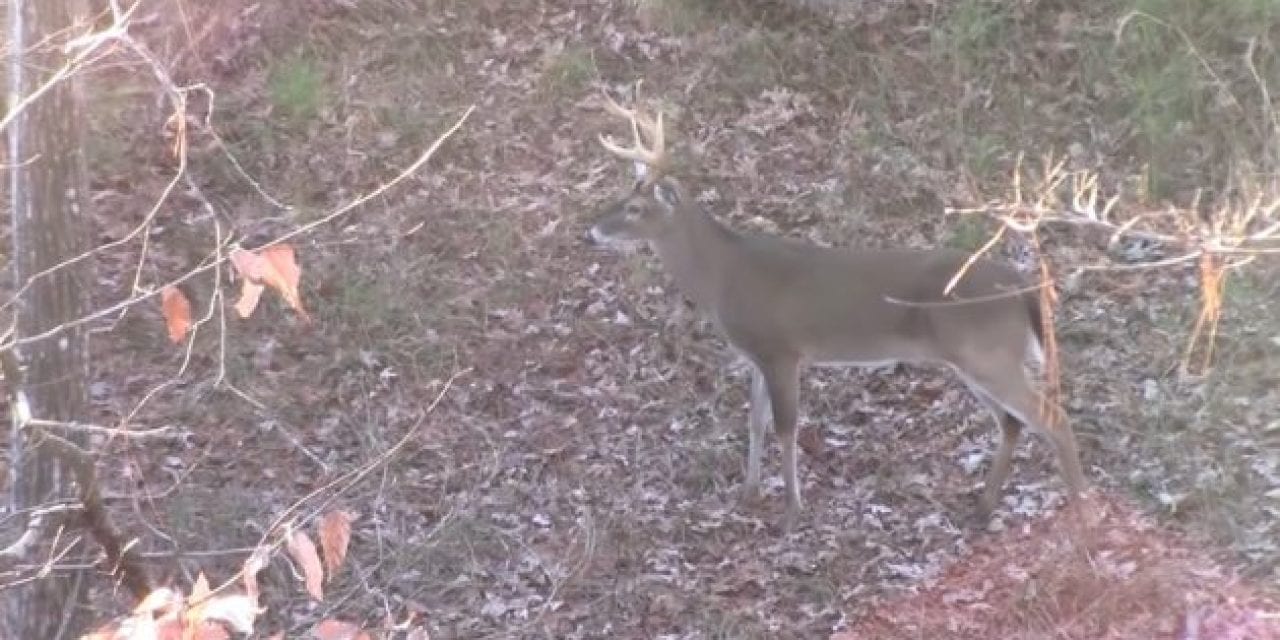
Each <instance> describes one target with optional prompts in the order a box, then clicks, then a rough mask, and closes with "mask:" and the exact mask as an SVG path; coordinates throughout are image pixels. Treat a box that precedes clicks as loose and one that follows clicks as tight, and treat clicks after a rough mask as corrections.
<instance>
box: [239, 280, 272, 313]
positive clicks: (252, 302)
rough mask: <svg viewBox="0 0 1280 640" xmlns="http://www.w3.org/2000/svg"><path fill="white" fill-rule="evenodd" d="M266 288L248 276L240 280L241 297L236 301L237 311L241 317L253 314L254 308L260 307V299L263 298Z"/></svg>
mask: <svg viewBox="0 0 1280 640" xmlns="http://www.w3.org/2000/svg"><path fill="white" fill-rule="evenodd" d="M264 289H266V287H264V286H262V285H260V284H258V283H256V282H254V281H252V280H250V279H248V278H245V279H244V280H241V281H240V299H239V300H237V301H236V312H237V313H239V314H240V317H241V318H248V317H249V316H251V315H253V310H254V309H256V308H258V300H259V299H260V298H262V292H263V290H264Z"/></svg>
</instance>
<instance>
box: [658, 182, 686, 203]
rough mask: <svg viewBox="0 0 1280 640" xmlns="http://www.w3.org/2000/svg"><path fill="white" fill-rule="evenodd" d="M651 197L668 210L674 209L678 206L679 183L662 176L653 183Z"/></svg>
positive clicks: (679, 197) (679, 196)
mask: <svg viewBox="0 0 1280 640" xmlns="http://www.w3.org/2000/svg"><path fill="white" fill-rule="evenodd" d="M653 197H654V198H656V199H657V200H658V202H660V203H662V206H664V207H666V208H667V209H668V210H674V209H675V208H676V207H678V206H680V199H681V198H682V197H683V196H681V195H680V185H679V184H678V183H677V182H676V181H675V180H673V179H671V178H663V179H662V180H660V181H658V183H657V184H655V185H653Z"/></svg>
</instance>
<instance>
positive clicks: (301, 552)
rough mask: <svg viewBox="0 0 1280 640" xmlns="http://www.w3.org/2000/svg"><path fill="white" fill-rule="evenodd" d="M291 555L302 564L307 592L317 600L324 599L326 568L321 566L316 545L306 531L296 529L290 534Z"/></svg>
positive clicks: (289, 547)
mask: <svg viewBox="0 0 1280 640" xmlns="http://www.w3.org/2000/svg"><path fill="white" fill-rule="evenodd" d="M288 550H289V555H291V556H293V559H294V560H295V561H297V563H298V564H300V565H302V575H303V578H304V579H305V580H306V585H307V593H309V594H311V597H313V598H315V599H316V600H317V601H323V600H324V587H323V586H322V584H321V583H322V582H323V581H324V568H323V567H321V566H320V556H318V555H316V545H315V543H313V542H311V537H310V536H308V535H307V533H306V532H305V531H294V532H293V535H291V536H289V544H288Z"/></svg>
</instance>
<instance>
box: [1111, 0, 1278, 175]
mask: <svg viewBox="0 0 1280 640" xmlns="http://www.w3.org/2000/svg"><path fill="white" fill-rule="evenodd" d="M1130 7H1131V8H1132V10H1133V11H1135V12H1140V13H1135V14H1131V15H1130V16H1129V17H1128V19H1127V20H1126V21H1125V22H1123V23H1119V22H1118V23H1117V26H1120V25H1121V24H1122V25H1123V27H1124V28H1123V30H1120V29H1117V31H1116V36H1117V37H1115V38H1112V39H1109V40H1108V41H1107V42H1098V43H1096V46H1097V47H1098V49H1099V50H1098V51H1095V52H1094V54H1093V55H1094V56H1095V57H1100V58H1101V60H1102V61H1106V62H1101V61H1099V62H1096V63H1095V64H1093V65H1091V66H1092V67H1093V68H1095V69H1097V70H1102V71H1104V72H1106V73H1108V74H1110V76H1111V77H1110V78H1109V80H1110V81H1111V82H1112V83H1113V84H1114V86H1116V87H1119V88H1120V89H1121V93H1120V99H1119V102H1118V104H1115V105H1112V109H1113V117H1116V118H1122V119H1125V120H1127V121H1128V122H1130V123H1131V128H1132V135H1133V139H1134V147H1133V150H1134V152H1135V154H1136V155H1137V156H1138V157H1139V159H1140V160H1141V161H1143V162H1144V163H1145V164H1146V166H1147V171H1146V176H1145V179H1146V186H1147V192H1148V194H1150V196H1151V197H1153V198H1154V199H1161V198H1166V197H1168V196H1170V195H1171V194H1173V193H1175V192H1176V191H1177V190H1179V189H1184V190H1185V189H1189V188H1192V187H1215V186H1216V187H1220V186H1222V185H1221V183H1222V182H1224V181H1225V180H1226V179H1227V176H1226V174H1225V171H1226V170H1227V169H1226V167H1227V166H1228V164H1229V163H1230V161H1232V160H1234V159H1236V158H1237V157H1247V158H1257V157H1260V154H1261V155H1264V156H1269V155H1271V154H1270V153H1266V152H1265V151H1263V149H1262V145H1263V144H1265V143H1263V141H1264V140H1266V139H1268V138H1270V137H1271V136H1268V135H1259V134H1262V133H1263V132H1265V131H1266V128H1267V127H1268V119H1269V113H1267V109H1268V108H1269V107H1268V106H1265V105H1262V104H1261V102H1260V100H1258V97H1259V94H1260V91H1259V86H1258V79H1257V78H1255V77H1254V76H1253V74H1252V72H1250V71H1249V70H1248V69H1247V65H1245V64H1243V63H1242V55H1243V53H1244V51H1245V49H1244V44H1245V43H1246V42H1247V41H1248V40H1249V39H1251V38H1253V39H1257V40H1258V41H1259V42H1260V43H1263V44H1262V46H1260V47H1259V49H1258V51H1257V52H1256V53H1255V57H1254V60H1255V62H1256V64H1257V70H1258V73H1259V76H1260V78H1261V80H1262V82H1263V83H1264V84H1266V85H1269V86H1271V87H1275V86H1280V76H1278V75H1277V72H1278V71H1280V65H1277V64H1276V63H1275V61H1274V60H1275V55H1274V51H1273V50H1272V49H1270V48H1269V47H1268V46H1267V45H1266V43H1267V42H1268V39H1267V36H1268V34H1269V32H1270V31H1271V30H1273V29H1274V25H1275V24H1276V21H1277V20H1278V19H1280V3H1277V2H1275V1H1274V0H1222V1H1220V2H1212V3H1210V2H1198V1H1195V0H1134V1H1133V2H1132V3H1131V4H1130ZM1271 135H1272V136H1274V135H1275V132H1271Z"/></svg>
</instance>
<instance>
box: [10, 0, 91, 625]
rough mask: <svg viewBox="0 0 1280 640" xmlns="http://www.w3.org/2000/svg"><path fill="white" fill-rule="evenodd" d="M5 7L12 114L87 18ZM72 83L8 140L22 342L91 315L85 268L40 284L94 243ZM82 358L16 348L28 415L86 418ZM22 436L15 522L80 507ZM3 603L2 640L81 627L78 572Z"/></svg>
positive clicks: (54, 465)
mask: <svg viewBox="0 0 1280 640" xmlns="http://www.w3.org/2000/svg"><path fill="white" fill-rule="evenodd" d="M7 4H8V11H7V16H8V25H7V27H8V28H7V29H6V34H5V36H6V39H7V40H9V47H8V53H9V56H10V57H11V58H10V62H9V65H8V67H9V68H8V75H9V83H8V84H9V95H10V100H11V101H10V103H9V107H10V108H13V107H14V106H15V105H14V96H19V97H23V96H28V95H31V94H32V93H33V91H35V90H36V89H37V88H39V87H40V86H41V85H42V84H44V83H45V82H46V81H47V79H48V77H49V75H50V74H52V73H54V72H55V71H56V70H57V69H58V68H60V67H61V66H62V65H63V64H64V63H65V61H66V57H65V54H64V53H63V51H62V47H61V44H62V43H63V42H64V41H65V40H66V39H67V38H70V37H73V36H75V35H77V34H78V33H81V32H82V28H77V27H78V26H80V27H82V26H83V25H84V24H85V23H84V22H83V21H78V20H77V18H81V17H83V16H84V13H83V11H80V9H81V8H82V7H81V2H79V1H78V0H8V2H7ZM76 83H77V80H76V79H75V76H74V75H73V76H72V77H71V78H70V79H66V80H64V81H62V82H60V83H59V84H58V85H57V86H55V87H53V88H52V89H51V90H49V91H48V92H47V93H44V94H43V95H42V96H41V97H39V98H37V99H36V100H35V101H34V102H32V103H31V104H29V105H28V106H27V107H26V110H25V111H24V112H23V114H22V115H21V116H19V117H18V119H17V120H15V121H13V122H12V123H11V124H10V127H9V131H8V132H7V133H8V154H7V155H8V157H7V158H6V161H7V163H8V170H9V189H10V194H9V195H10V200H11V205H12V215H13V251H12V256H13V273H14V278H15V280H14V285H15V287H16V290H17V291H18V292H19V293H18V295H19V300H18V304H17V307H16V312H15V313H16V316H17V317H16V320H17V333H16V335H17V337H18V338H19V339H20V340H21V339H22V338H24V337H32V336H38V335H40V334H42V333H45V332H47V331H49V330H50V329H52V328H54V327H57V326H59V325H62V324H63V323H66V322H67V321H69V320H72V319H75V318H79V317H80V316H82V315H83V312H84V310H85V309H86V308H87V307H88V304H87V303H88V300H87V298H88V293H89V291H90V288H89V281H88V279H87V278H86V276H87V275H88V272H87V268H88V265H87V263H86V262H84V261H81V262H78V263H76V264H75V265H72V266H69V267H64V268H60V269H57V270H56V271H53V272H51V273H48V274H46V275H44V276H42V277H37V278H35V279H33V276H35V275H36V274H38V273H41V272H43V271H44V270H46V269H48V268H50V267H52V266H54V265H56V264H59V263H61V262H63V261H65V260H67V259H68V258H71V257H73V256H77V255H80V253H81V252H82V251H83V250H84V248H85V247H84V245H85V240H86V239H87V227H88V218H87V215H86V209H85V207H86V205H87V203H88V198H87V193H86V191H87V178H86V170H85V163H84V157H83V154H82V146H81V143H82V140H83V135H82V126H81V123H82V118H81V115H80V104H79V103H80V96H79V91H78V88H77V85H76ZM24 285H27V288H26V289H25V291H24V290H22V287H23V286H24ZM86 351H87V342H86V336H85V333H84V332H83V331H82V330H81V329H80V328H72V329H67V330H64V331H61V332H58V333H55V334H53V335H51V336H50V337H49V338H47V339H42V340H38V341H33V342H30V343H27V344H24V345H22V346H20V347H18V348H16V349H15V355H16V356H17V359H18V361H19V362H20V363H22V365H23V366H24V368H25V372H24V375H23V376H22V378H23V380H22V382H23V384H22V388H21V389H20V391H21V392H22V393H24V394H25V396H26V399H27V401H28V403H29V406H30V409H31V412H30V416H31V417H33V418H38V419H43V420H55V421H67V422H70V421H83V420H84V418H85V409H86V406H87V392H86V387H85V379H86V377H87V375H86V374H87V364H88V361H87V358H86ZM13 382H14V381H10V384H12V383H13ZM15 413H16V412H15ZM17 427H18V422H17V420H16V419H15V425H14V432H13V433H12V434H11V439H10V446H11V447H12V451H11V458H10V463H11V464H10V478H9V480H10V483H11V484H10V487H11V491H12V496H11V506H12V509H13V513H19V514H23V513H24V511H23V510H27V511H26V515H29V513H30V511H29V510H30V509H32V508H38V507H40V506H42V505H48V504H50V503H52V502H57V501H65V500H75V491H74V488H73V480H74V478H73V477H72V473H71V469H70V468H68V466H67V464H66V463H65V462H64V461H63V460H61V459H59V458H58V457H57V456H56V455H52V452H51V450H50V449H48V448H37V447H33V446H31V445H32V441H31V438H33V437H34V438H38V437H39V435H38V434H36V433H33V432H32V431H31V430H29V429H24V430H21V431H20V430H19V429H18V428H17ZM71 435H72V436H74V435H75V434H71ZM69 439H72V440H73V441H74V440H75V438H74V437H72V438H69ZM79 444H82V443H79ZM69 524H73V525H74V523H69ZM67 533H69V534H70V535H65V534H64V535H63V536H61V537H60V539H59V541H58V545H59V546H58V548H57V549H52V548H50V547H49V545H48V544H44V545H41V546H40V547H37V549H36V551H35V553H34V555H33V556H32V559H33V560H36V561H42V560H44V559H46V558H49V557H51V556H50V553H51V552H52V553H58V554H60V553H62V552H64V551H66V547H67V545H68V544H71V542H70V541H72V540H76V539H78V538H81V536H80V535H79V533H78V532H74V531H69V532H67ZM46 537H47V538H53V536H46ZM75 544H76V547H77V548H76V549H74V550H73V551H72V553H70V554H68V555H66V556H60V557H61V560H62V561H63V562H66V561H68V560H70V561H74V560H76V559H83V558H84V557H85V556H84V554H83V552H84V544H83V543H75ZM6 596H7V605H6V610H5V623H6V624H5V626H6V627H7V628H6V629H5V630H4V633H3V634H2V635H3V636H4V637H6V638H33V639H34V638H41V639H43V638H49V639H54V638H62V637H70V636H72V635H73V634H78V632H80V631H81V629H82V628H83V624H84V622H85V620H84V606H83V605H84V602H85V599H86V588H85V580H84V575H83V574H82V573H80V572H66V571H59V570H57V569H55V570H54V571H53V572H51V573H50V574H49V575H47V576H46V577H42V578H40V579H37V580H33V581H30V582H26V583H25V584H22V585H20V586H16V587H12V588H11V590H10V591H9V592H8V593H6Z"/></svg>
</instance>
